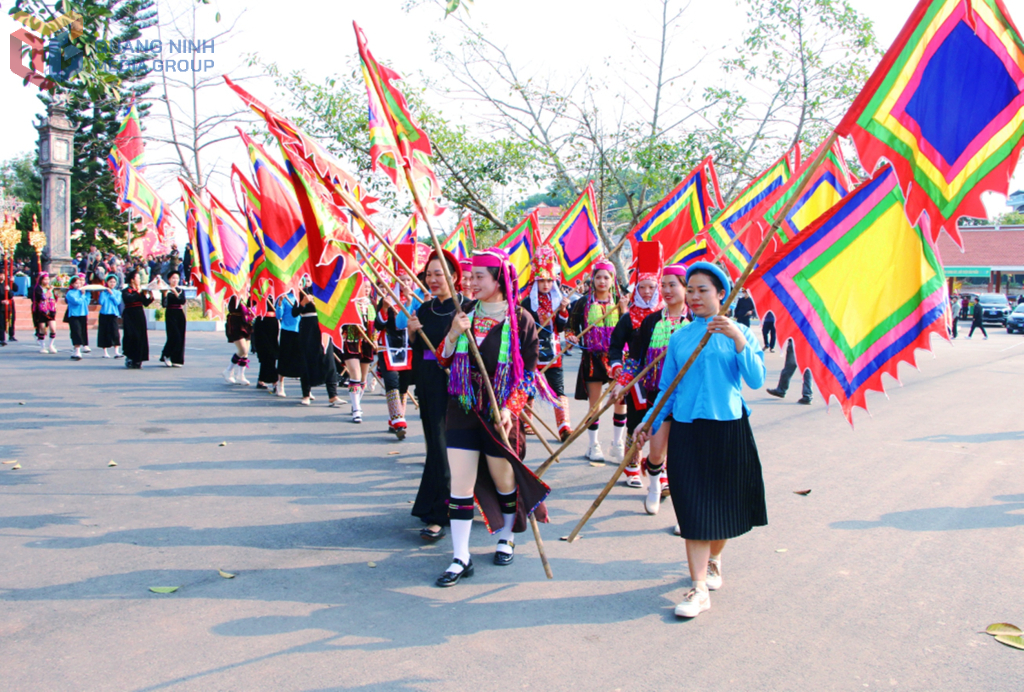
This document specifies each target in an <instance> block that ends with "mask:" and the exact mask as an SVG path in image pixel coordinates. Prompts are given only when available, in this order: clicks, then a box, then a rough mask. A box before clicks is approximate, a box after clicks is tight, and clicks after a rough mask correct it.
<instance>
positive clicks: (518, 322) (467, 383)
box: [437, 248, 554, 587]
mask: <svg viewBox="0 0 1024 692" xmlns="http://www.w3.org/2000/svg"><path fill="white" fill-rule="evenodd" d="M470 283H471V285H472V290H473V293H474V295H475V296H476V301H477V302H476V303H475V304H474V305H473V307H472V309H471V311H470V312H469V313H468V314H467V313H460V314H459V315H457V316H456V317H455V319H454V321H453V322H452V326H451V329H450V331H449V332H448V335H447V336H446V337H445V339H444V341H443V342H442V344H441V345H440V346H438V349H439V353H438V354H437V356H438V361H439V362H440V363H441V365H442V367H450V368H451V374H450V376H449V379H448V394H449V400H448V412H447V418H446V422H445V436H446V440H447V447H448V465H449V468H450V470H451V501H450V503H449V505H448V514H449V519H450V521H451V533H452V544H453V547H454V554H455V555H454V559H453V560H452V564H451V566H449V567H448V569H447V570H446V571H445V572H444V574H442V575H441V576H440V577H439V578H438V579H437V585H438V586H441V587H448V586H454V585H455V584H457V583H459V581H461V580H462V579H465V578H467V577H471V576H473V572H474V567H473V561H472V560H471V559H470V554H469V534H470V528H471V526H472V524H473V509H474V500H475V503H476V504H477V505H479V507H480V510H481V512H482V514H483V516H484V522H485V523H486V524H487V528H488V530H490V531H491V533H496V534H497V537H498V545H497V548H496V551H495V553H494V564H496V565H499V566H504V565H509V564H511V563H512V559H513V556H514V549H515V544H514V543H513V541H512V534H513V533H520V532H523V531H525V530H526V527H527V518H528V517H529V515H530V514H531V513H534V514H536V517H537V520H538V521H547V509H546V508H545V507H544V498H546V497H547V495H548V493H549V492H550V491H551V489H550V488H549V487H548V486H547V485H546V484H545V483H544V482H543V481H541V480H540V479H539V478H537V476H536V475H534V473H533V472H532V471H530V469H528V468H527V467H526V465H524V464H523V461H522V459H523V455H524V454H525V452H526V433H525V427H524V425H523V423H522V420H521V418H520V413H521V412H522V410H523V406H524V405H525V404H526V401H527V400H528V399H529V398H530V397H531V396H534V394H535V393H536V392H537V391H538V389H539V390H540V394H541V395H542V396H545V397H546V398H547V399H548V400H549V401H550V400H553V399H554V397H553V395H552V394H551V392H550V390H549V389H548V388H547V387H546V386H545V381H544V378H543V377H537V376H536V372H537V358H538V354H539V344H538V337H537V325H536V324H535V323H534V321H533V318H532V317H530V314H529V313H528V312H527V311H526V310H524V309H522V308H521V307H519V306H518V305H516V298H517V297H518V295H519V282H518V279H517V271H516V268H515V266H514V265H513V264H512V263H511V262H510V261H509V259H508V255H506V254H505V252H504V251H502V250H499V249H497V248H492V249H490V250H487V251H486V252H481V253H477V254H476V255H474V257H473V271H472V275H471V277H470ZM470 338H472V339H474V340H475V341H476V344H477V347H478V348H479V350H480V355H481V356H482V358H483V361H484V365H485V367H486V372H484V373H481V372H480V371H479V370H478V369H477V365H476V362H475V360H474V359H473V358H472V356H471V354H470V350H469V339H470ZM484 377H486V378H487V379H488V380H489V381H490V383H491V387H492V388H493V390H494V394H495V398H496V399H497V402H498V406H499V414H500V419H501V425H502V427H503V428H504V431H505V435H506V436H507V438H508V441H509V445H510V446H506V445H505V444H504V441H503V440H502V436H501V433H500V432H499V431H498V430H497V428H496V427H495V423H494V418H493V414H492V409H491V401H490V397H489V395H488V393H487V388H486V385H485V383H484V380H483V378H484Z"/></svg>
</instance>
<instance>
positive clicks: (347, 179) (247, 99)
mask: <svg viewBox="0 0 1024 692" xmlns="http://www.w3.org/2000/svg"><path fill="white" fill-rule="evenodd" d="M224 81H225V82H226V83H227V85H228V86H229V87H230V88H231V90H232V91H234V92H235V93H236V94H237V95H238V97H239V98H241V99H242V101H243V102H244V103H245V104H246V105H247V106H249V107H250V108H252V110H253V111H254V112H255V113H256V114H257V115H259V116H260V117H261V118H263V120H264V122H266V124H267V129H269V130H270V133H271V134H272V135H274V137H275V138H277V140H278V141H279V142H280V143H281V146H287V147H290V148H291V149H292V151H293V152H294V153H295V154H296V155H298V156H300V157H302V158H303V159H305V160H306V162H307V163H308V164H309V165H310V166H311V167H312V170H314V171H315V172H316V174H317V176H319V178H320V180H321V181H323V183H324V185H327V186H329V187H330V188H331V190H332V192H333V193H335V194H337V191H338V190H342V191H344V192H347V193H348V194H349V195H350V196H351V197H353V198H354V199H352V202H354V203H355V206H357V207H358V208H359V211H361V212H362V213H363V214H365V215H366V216H370V215H372V214H375V213H376V210H375V209H374V208H373V207H372V205H373V203H374V202H376V201H377V198H376V197H371V196H370V195H368V194H366V187H365V186H363V185H360V184H359V181H358V180H356V178H355V177H354V176H352V175H351V174H349V173H348V171H346V170H345V167H344V166H343V165H342V164H341V162H340V161H338V160H337V159H336V158H335V157H334V156H332V155H331V154H330V153H329V152H328V151H327V150H326V149H324V148H323V146H321V145H320V144H319V143H318V142H317V141H316V140H314V139H312V138H311V137H309V136H308V135H307V134H306V133H304V132H303V131H302V130H300V129H299V128H298V127H296V126H295V124H294V123H292V121H290V120H288V119H287V118H285V117H282V116H281V115H278V114H277V113H276V112H274V111H273V110H271V109H270V108H269V107H268V106H266V105H265V104H264V103H262V102H261V101H260V100H259V99H257V98H256V97H255V96H253V95H252V94H250V93H249V92H248V91H246V90H245V89H243V88H242V87H240V86H238V85H237V84H235V83H234V82H232V81H231V78H230V77H228V76H227V75H224ZM340 203H341V202H340V200H339V204H340Z"/></svg>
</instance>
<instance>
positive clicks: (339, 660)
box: [0, 330, 1024, 692]
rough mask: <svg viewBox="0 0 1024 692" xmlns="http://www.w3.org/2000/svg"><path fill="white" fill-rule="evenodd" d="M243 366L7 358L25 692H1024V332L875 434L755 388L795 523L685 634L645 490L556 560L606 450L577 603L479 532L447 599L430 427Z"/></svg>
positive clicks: (930, 362) (879, 417)
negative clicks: (505, 561)
mask: <svg viewBox="0 0 1024 692" xmlns="http://www.w3.org/2000/svg"><path fill="white" fill-rule="evenodd" d="M152 336H153V341H154V342H155V345H156V346H157V347H159V344H160V343H162V338H161V337H160V336H159V335H157V334H155V333H152ZM229 354H230V350H229V346H228V345H227V344H226V343H224V339H223V336H222V335H214V334H195V335H190V336H189V350H188V352H187V359H188V363H187V365H186V367H185V368H184V369H181V370H177V369H175V370H169V369H164V368H161V367H147V368H145V369H143V370H142V371H126V370H125V369H123V368H120V367H117V366H116V364H114V363H112V362H110V361H103V360H101V359H99V358H96V357H95V356H94V357H91V358H88V359H86V360H85V361H83V362H81V363H73V362H70V361H68V360H66V358H67V354H66V353H65V354H62V355H60V356H42V355H39V354H37V353H34V352H33V350H32V349H31V348H30V347H29V346H28V345H27V344H25V343H20V344H16V345H12V346H9V347H7V348H6V349H2V350H0V460H10V459H18V460H19V461H20V463H21V466H22V468H21V470H18V471H12V470H10V469H11V466H10V465H5V466H0V497H2V499H0V556H2V560H0V564H2V566H3V568H2V570H0V653H2V657H3V659H2V660H3V663H2V667H0V688H2V689H4V690H18V691H21V690H44V691H47V692H49V691H56V690H75V691H78V690H140V691H141V690H165V689H166V690H256V689H259V690H310V691H311V690H362V689H366V690H371V689H372V690H378V689H383V690H439V691H440V690H446V691H447V690H511V689H520V688H530V689H551V690H561V689H566V690H568V689H585V690H616V689H618V690H666V689H685V690H691V689H692V690H864V689H886V690H889V689H895V690H981V689H984V690H991V691H998V690H1008V691H1009V690H1015V691H1016V690H1020V689H1021V687H1022V682H1021V681H1022V679H1024V677H1022V671H1024V652H1021V651H1015V650H1012V649H1008V648H1006V647H1004V646H1002V645H1000V644H998V643H996V642H994V641H992V640H991V639H989V638H988V637H987V636H985V635H983V634H979V633H978V632H979V630H982V629H984V627H985V626H986V625H988V624H989V623H992V622H999V621H1010V622H1016V623H1017V624H1019V625H1021V626H1024V593H1022V592H1024V457H1022V454H1021V450H1022V448H1024V445H1022V441H1024V420H1022V415H1021V402H1022V395H1021V385H1022V382H1024V337H1020V336H1014V337H1010V336H1007V335H1006V334H1005V333H1003V332H997V331H996V330H993V337H992V339H990V340H989V341H982V340H979V339H975V340H973V341H965V340H963V338H962V337H961V339H960V340H958V341H956V342H955V346H954V347H950V346H948V345H946V344H943V343H939V344H938V345H937V354H936V356H935V357H934V358H933V357H932V356H931V355H929V354H927V353H922V354H920V365H921V371H920V372H918V371H915V370H914V369H913V368H910V367H906V368H905V369H904V370H903V371H902V372H901V374H902V376H903V380H904V385H905V386H904V387H903V388H899V387H898V386H896V385H895V383H890V384H892V387H891V389H890V394H889V399H888V400H887V399H886V398H885V397H883V396H881V395H871V396H870V398H869V401H870V405H871V407H872V414H873V415H872V416H868V415H867V414H864V413H863V412H860V411H858V412H857V415H856V423H857V427H856V430H851V428H850V427H849V425H847V423H846V421H845V420H844V419H843V417H842V415H841V413H840V411H839V410H838V409H836V408H834V409H833V410H832V412H830V413H826V412H825V410H824V407H823V406H822V405H821V403H820V402H818V401H816V402H815V404H814V406H811V407H804V406H798V405H796V404H795V397H792V396H791V398H790V399H788V400H785V401H779V400H777V399H771V398H770V397H767V395H765V394H764V393H751V394H750V401H751V404H752V406H753V409H754V415H753V419H752V420H753V422H754V428H755V434H756V437H757V441H758V445H759V447H760V450H761V455H762V458H763V463H764V467H765V480H766V484H767V493H768V510H769V519H770V526H768V527H766V528H763V529H759V530H756V531H754V532H753V533H751V534H749V535H748V536H745V537H743V538H741V539H738V540H736V541H735V542H733V543H732V544H731V545H730V547H729V549H728V550H727V552H726V554H725V562H724V573H725V588H724V589H723V590H722V591H720V592H717V593H715V594H713V598H712V601H713V607H712V609H711V610H710V611H709V612H708V613H705V614H703V615H701V616H700V617H699V618H697V619H696V620H694V621H689V622H683V621H677V620H676V618H674V617H673V615H672V608H673V605H674V602H675V601H677V600H678V599H679V598H680V597H681V596H682V594H683V593H684V592H685V590H686V588H687V587H688V577H687V572H686V565H685V554H684V552H683V545H682V542H681V541H680V540H679V539H678V538H674V537H673V536H671V535H670V529H671V526H672V524H673V523H674V521H673V519H672V515H671V512H670V509H671V505H667V506H666V507H665V508H664V509H663V511H662V513H661V514H660V515H659V516H657V517H648V516H646V515H644V514H643V510H642V506H641V499H640V498H641V494H640V492H639V491H635V490H628V489H626V488H624V487H620V488H618V489H616V491H615V492H614V493H613V494H612V496H611V497H610V498H609V500H608V501H607V502H606V503H605V505H604V507H603V508H602V509H601V510H600V512H599V513H598V515H597V516H596V517H595V520H594V521H593V522H592V523H591V524H590V525H589V526H588V527H587V528H586V529H585V531H584V535H583V538H582V539H581V540H580V541H579V542H577V543H575V544H573V545H569V544H566V543H564V542H560V541H559V540H558V537H559V536H562V535H565V534H567V533H568V532H569V530H570V529H571V527H572V526H573V524H574V523H575V521H576V519H577V518H578V517H579V516H580V514H581V513H582V512H583V511H584V509H585V508H586V506H587V505H588V504H589V502H590V501H591V500H592V499H593V497H594V496H595V495H596V493H597V492H598V489H599V488H600V486H601V485H602V483H603V482H604V481H605V480H606V479H607V477H608V474H609V473H610V470H611V467H610V466H609V467H606V468H593V467H591V466H589V465H588V464H587V463H586V462H583V461H581V460H580V457H579V455H580V454H582V453H583V451H584V450H583V443H582V442H580V443H577V445H576V446H575V447H574V449H573V452H574V454H575V458H570V459H567V460H566V461H565V462H564V463H562V464H560V465H557V466H556V467H555V468H554V469H553V470H552V472H551V473H550V474H549V477H548V480H549V481H550V482H551V484H552V486H553V487H554V488H555V490H554V494H553V496H552V498H551V500H550V502H549V507H550V510H551V517H552V522H551V523H550V524H548V525H545V526H543V534H544V537H545V540H546V541H547V549H548V553H549V556H550V558H551V564H552V567H553V569H554V573H555V577H556V578H555V580H554V581H548V580H546V579H545V578H544V574H543V571H542V570H541V566H540V562H539V561H538V560H537V559H536V550H535V548H534V546H533V544H532V542H528V541H525V540H524V541H522V542H521V546H520V549H519V553H518V558H517V560H516V562H515V564H514V565H513V566H512V567H510V568H504V569H503V568H497V567H493V566H492V565H490V563H489V559H488V557H489V554H490V552H491V550H492V542H491V540H490V539H489V538H487V537H486V536H485V531H484V529H483V527H482V524H477V526H476V528H475V534H474V539H473V552H474V555H475V556H476V558H477V560H478V562H479V565H480V566H479V568H478V570H477V575H476V576H475V577H474V578H473V579H472V580H467V581H466V582H464V583H463V584H461V585H459V586H458V587H457V588H455V589H450V590H440V589H437V588H434V587H433V586H432V581H433V579H434V578H435V577H436V576H437V574H438V573H439V572H440V571H441V570H443V568H444V567H445V566H446V565H447V563H448V550H449V544H448V543H447V542H445V543H442V544H440V545H436V546H428V545H424V544H423V542H422V541H421V540H420V539H419V538H418V536H417V533H416V531H417V528H418V524H416V523H415V522H414V521H413V519H412V517H410V516H409V509H410V503H411V501H412V498H413V497H414V495H415V491H416V487H417V483H418V479H419V475H420V470H421V455H422V438H421V436H420V435H419V433H418V430H417V428H418V424H414V425H413V430H414V434H412V435H410V437H409V438H408V439H407V440H406V441H405V442H404V443H398V442H397V441H394V440H393V439H392V438H390V437H389V436H388V435H387V434H386V433H385V432H384V428H385V420H386V418H385V416H386V407H385V402H384V399H383V397H379V396H368V397H367V400H368V405H367V406H366V408H367V411H368V414H369V415H368V416H367V418H366V422H365V423H364V424H363V425H362V426H356V425H354V424H352V423H350V422H349V421H348V411H347V408H343V409H329V408H326V407H325V406H323V405H320V404H322V403H323V397H321V400H320V401H318V402H317V404H318V405H316V406H314V407H313V408H308V409H307V408H302V407H299V406H296V405H295V401H296V400H295V399H288V400H286V401H281V400H277V399H275V398H273V397H270V396H268V395H267V394H266V393H265V392H260V391H256V390H255V389H253V388H247V389H242V388H238V387H229V386H227V385H225V384H224V383H223V381H221V380H220V379H219V377H218V372H219V371H220V369H221V368H222V367H223V366H224V364H225V363H226V361H227V357H228V355H229ZM574 363H575V361H574ZM768 364H769V378H771V377H773V376H774V375H776V374H777V372H778V369H779V368H780V367H781V365H782V353H781V352H780V353H776V354H772V355H770V356H769V361H768ZM292 389H293V392H294V391H297V387H294V386H293V388H292ZM22 402H23V405H22ZM580 413H581V409H579V408H577V410H576V416H577V419H578V418H579V416H580ZM413 418H414V419H415V415H414V416H413ZM604 434H605V435H609V434H610V431H609V430H606V431H605V432H604ZM222 442H226V443H227V444H226V446H220V443H222ZM389 452H398V454H397V455H389ZM542 458H543V455H542V454H541V451H540V448H539V445H537V444H536V443H533V444H532V445H531V449H530V459H531V463H533V464H536V463H538V462H539V461H540V460H541V459H542ZM111 460H115V461H116V462H117V464H118V465H117V466H116V467H108V466H107V464H108V462H109V461H111ZM804 488H810V489H812V493H811V494H810V495H809V496H807V497H801V496H798V495H795V494H794V493H793V491H794V490H797V489H804ZM783 550H784V551H785V552H780V551H783ZM370 562H373V563H375V564H376V565H377V567H376V568H371V567H369V566H368V563H370ZM218 569H224V570H227V571H229V572H232V573H236V574H237V575H238V576H237V577H236V578H235V579H231V580H228V579H223V578H221V577H220V576H218V573H217V570H218ZM151 586H180V587H181V588H180V590H179V591H178V592H176V593H174V594H170V595H156V594H153V593H150V592H149V591H148V588H149V587H151Z"/></svg>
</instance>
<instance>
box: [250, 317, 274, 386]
mask: <svg viewBox="0 0 1024 692" xmlns="http://www.w3.org/2000/svg"><path fill="white" fill-rule="evenodd" d="M263 300H264V301H265V303H264V309H263V314H262V315H257V317H256V319H255V320H253V323H252V350H253V352H255V353H256V358H258V359H259V361H260V372H259V374H258V375H257V376H256V389H269V390H270V393H271V394H273V393H274V388H275V387H276V386H277V381H278V376H277V359H278V356H279V355H280V352H279V348H278V344H277V339H278V332H279V331H280V330H281V327H280V326H279V325H278V323H277V315H276V314H275V312H274V301H273V300H271V299H270V298H269V297H267V298H264V299H263Z"/></svg>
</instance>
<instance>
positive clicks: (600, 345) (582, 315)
mask: <svg viewBox="0 0 1024 692" xmlns="http://www.w3.org/2000/svg"><path fill="white" fill-rule="evenodd" d="M626 310H627V306H626V302H625V299H624V298H621V297H620V295H619V288H618V286H617V285H616V283H615V265H614V264H612V263H611V262H609V261H608V260H606V259H603V258H602V259H600V260H598V261H597V262H595V263H594V267H593V273H592V274H591V278H590V290H589V291H588V292H587V295H585V296H584V297H583V298H580V299H579V300H577V301H576V303H575V305H573V307H572V313H571V314H570V317H569V329H570V331H571V332H572V335H570V336H569V337H567V338H568V341H569V342H571V343H573V344H577V343H578V344H579V345H580V346H582V348H583V355H582V357H581V358H580V372H579V375H577V376H576V400H577V401H586V402H588V403H589V404H590V408H591V409H593V408H594V406H595V405H597V403H598V401H599V400H600V398H601V393H602V391H603V390H604V387H605V385H607V384H608V383H609V382H611V381H612V376H611V365H610V363H609V362H608V349H609V347H610V346H611V338H612V332H613V331H614V330H615V325H617V324H618V323H619V318H620V317H621V316H622V315H623V314H624V313H625V312H626ZM584 332H586V333H585V334H584ZM580 335H582V340H581V339H580ZM612 413H613V422H614V433H613V438H612V448H613V449H616V448H620V447H621V446H622V445H623V442H624V440H625V436H626V405H625V404H622V403H619V404H616V405H615V408H614V410H613V412H612ZM600 423H601V421H600V420H595V421H594V422H593V423H591V425H590V428H589V430H588V434H589V435H590V444H589V446H588V448H587V456H586V458H587V459H589V460H590V461H592V462H597V463H599V464H600V463H603V462H604V451H602V449H601V443H600V442H599V441H598V438H597V435H598V432H599V427H598V426H599V425H600Z"/></svg>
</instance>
